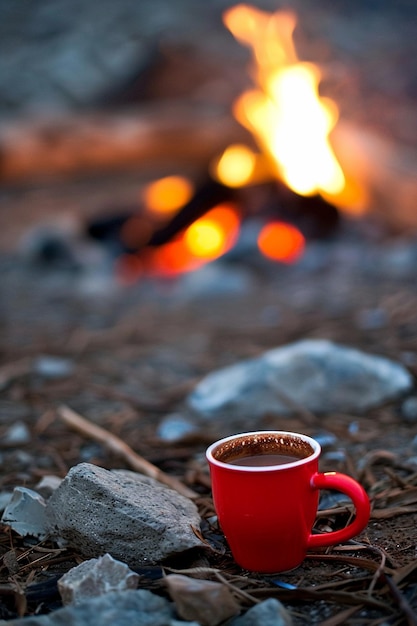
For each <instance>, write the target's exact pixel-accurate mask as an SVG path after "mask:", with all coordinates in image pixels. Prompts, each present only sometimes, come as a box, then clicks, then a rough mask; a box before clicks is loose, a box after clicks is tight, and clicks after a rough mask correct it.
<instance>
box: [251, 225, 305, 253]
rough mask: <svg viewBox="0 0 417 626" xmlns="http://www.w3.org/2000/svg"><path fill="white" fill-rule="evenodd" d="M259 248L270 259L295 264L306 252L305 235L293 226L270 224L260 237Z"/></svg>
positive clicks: (263, 229)
mask: <svg viewBox="0 0 417 626" xmlns="http://www.w3.org/2000/svg"><path fill="white" fill-rule="evenodd" d="M258 247H259V249H260V250H261V252H262V253H263V254H264V255H265V256H267V257H268V258H270V259H272V260H274V261H281V262H282V263H294V262H295V261H297V260H298V259H299V258H300V257H301V256H302V254H303V252H304V247H305V239H304V236H303V234H302V233H301V232H300V231H299V230H298V228H296V227H295V226H292V224H287V223H286V222H278V221H276V222H270V223H269V224H266V225H265V226H264V227H263V228H262V230H261V232H260V233H259V236H258Z"/></svg>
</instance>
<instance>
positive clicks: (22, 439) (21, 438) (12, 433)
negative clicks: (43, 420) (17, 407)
mask: <svg viewBox="0 0 417 626" xmlns="http://www.w3.org/2000/svg"><path fill="white" fill-rule="evenodd" d="M30 440H31V435H30V430H29V428H28V427H27V426H26V424H25V422H21V421H18V422H15V423H14V424H12V425H11V426H9V428H8V429H7V430H6V432H5V433H4V436H3V438H2V443H3V444H5V445H7V446H22V445H25V444H26V443H29V441H30Z"/></svg>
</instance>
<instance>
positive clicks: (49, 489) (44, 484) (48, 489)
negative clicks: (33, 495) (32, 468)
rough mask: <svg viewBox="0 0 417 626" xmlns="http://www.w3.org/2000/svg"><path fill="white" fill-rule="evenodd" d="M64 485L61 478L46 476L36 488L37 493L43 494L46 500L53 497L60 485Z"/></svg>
mask: <svg viewBox="0 0 417 626" xmlns="http://www.w3.org/2000/svg"><path fill="white" fill-rule="evenodd" d="M61 483H62V478H60V477H59V476H53V475H46V476H43V477H42V478H41V480H40V481H39V482H38V484H37V485H36V487H35V491H37V492H38V493H40V494H41V496H43V497H44V498H45V499H46V500H47V499H48V498H50V497H51V495H52V494H53V493H54V491H55V490H56V489H58V487H59V485H60V484H61Z"/></svg>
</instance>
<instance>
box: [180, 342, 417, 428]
mask: <svg viewBox="0 0 417 626" xmlns="http://www.w3.org/2000/svg"><path fill="white" fill-rule="evenodd" d="M412 386H413V379H412V376H411V374H410V373H409V372H408V370H407V369H405V368H404V367H403V366H402V365H400V364H398V363H395V362H393V361H391V360H389V359H387V358H384V357H381V356H373V355H370V354H366V353H364V352H361V351H359V350H356V349H354V348H348V347H345V346H341V345H338V344H336V343H333V342H331V341H327V340H320V339H317V340H314V339H312V340H305V341H299V342H296V343H293V344H290V345H287V346H283V347H281V348H276V349H274V350H269V351H268V352H265V353H264V354H262V355H261V356H260V357H258V358H255V359H248V360H245V361H242V362H240V363H236V364H235V365H231V366H229V367H225V368H222V369H221V370H217V371H215V372H212V373H211V374H208V375H207V376H206V377H205V378H203V380H201V381H200V383H199V384H198V385H197V386H196V387H195V389H194V391H193V392H192V393H191V394H190V395H189V397H188V399H187V401H188V404H189V406H190V407H191V409H192V410H193V411H195V412H196V413H197V414H199V415H200V416H202V417H203V418H217V417H219V418H224V417H226V416H227V417H228V418H233V417H235V418H236V417H237V418H239V419H248V420H254V419H256V418H261V417H263V416H265V415H266V414H268V413H272V414H279V415H290V414H291V413H293V412H294V409H293V408H292V407H291V404H294V405H295V406H300V407H304V408H305V409H308V410H310V411H313V412H315V413H319V414H320V413H322V414H326V413H332V412H334V411H350V412H361V411H364V410H366V409H369V408H371V407H373V406H378V405H379V404H382V403H384V402H386V401H389V400H393V399H395V398H397V397H399V396H400V395H401V394H403V393H405V392H407V391H408V390H410V389H411V388H412ZM286 400H288V401H286Z"/></svg>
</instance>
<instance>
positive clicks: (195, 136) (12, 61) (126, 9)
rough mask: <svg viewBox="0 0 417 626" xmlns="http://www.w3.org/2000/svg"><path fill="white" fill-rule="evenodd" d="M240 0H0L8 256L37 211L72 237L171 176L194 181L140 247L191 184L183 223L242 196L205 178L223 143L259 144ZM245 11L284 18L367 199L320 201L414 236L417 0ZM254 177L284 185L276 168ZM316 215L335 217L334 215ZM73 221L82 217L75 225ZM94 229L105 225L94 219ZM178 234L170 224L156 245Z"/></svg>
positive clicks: (325, 2)
mask: <svg viewBox="0 0 417 626" xmlns="http://www.w3.org/2000/svg"><path fill="white" fill-rule="evenodd" d="M235 5H236V3H233V2H229V1H228V0H212V1H211V2H206V3H196V2H194V1H193V0H170V1H169V2H168V0H152V2H151V1H150V0H149V1H146V0H141V1H137V0H120V1H119V2H117V3H115V2H111V1H110V0H103V1H101V2H100V3H97V2H91V1H87V0H76V1H74V2H71V3H69V2H66V1H65V0H40V1H38V2H36V3H34V2H31V1H30V0H22V1H19V2H15V1H14V0H0V184H1V188H0V201H1V208H0V246H1V247H2V249H3V250H8V249H11V248H13V247H14V246H15V245H16V244H17V243H18V242H19V241H21V240H22V237H24V236H25V235H26V234H27V233H28V232H29V231H30V229H31V227H32V226H34V225H37V224H39V223H42V221H44V220H47V221H48V222H52V223H54V224H55V225H56V226H59V228H62V229H63V230H64V231H65V229H69V231H71V232H73V231H74V230H77V229H80V228H87V229H89V228H90V227H91V226H92V227H93V231H91V228H90V231H89V232H90V233H91V232H94V233H95V234H96V235H97V232H98V231H97V229H96V230H95V231H94V227H96V226H97V224H95V221H96V220H99V221H100V219H101V218H102V217H104V219H105V220H107V219H113V217H115V216H118V217H119V218H120V219H121V220H122V221H123V220H124V219H125V218H126V217H127V216H129V215H131V214H132V212H133V213H135V212H136V211H139V212H140V213H141V212H142V208H143V201H144V200H143V198H144V196H143V191H144V188H145V187H146V186H147V185H149V183H150V182H154V181H156V180H158V179H160V178H165V177H169V176H181V177H185V178H186V179H187V181H191V183H192V190H191V191H190V192H189V195H187V196H185V197H184V198H186V199H184V200H181V199H180V200H178V201H177V202H176V203H174V204H175V207H174V208H169V209H168V213H169V217H167V215H168V213H167V215H166V216H165V217H164V219H163V220H161V218H160V215H159V217H158V219H156V221H155V220H153V221H152V220H151V222H152V223H151V224H150V225H149V223H147V224H145V225H144V223H141V225H140V228H139V230H140V229H142V230H143V231H144V232H145V235H144V236H142V237H139V239H140V241H138V246H139V247H141V246H142V244H143V243H144V242H145V243H146V241H148V240H149V238H150V237H151V236H152V233H153V232H154V231H155V230H158V228H160V227H161V225H162V226H166V223H168V222H169V220H170V219H171V218H172V216H173V215H174V213H176V212H179V211H180V208H181V207H182V206H183V205H184V204H187V202H188V201H189V200H190V197H191V198H193V194H195V193H196V191H200V190H201V189H200V188H201V187H203V188H204V193H203V195H202V198H203V200H201V195H199V196H198V197H197V202H196V203H195V202H194V204H193V206H192V208H191V213H190V215H191V217H190V216H188V217H187V218H186V219H185V221H184V222H183V223H182V224H180V225H188V224H189V223H190V222H192V221H193V219H194V217H195V218H197V217H198V216H199V215H200V214H201V213H204V212H205V211H207V210H208V209H209V208H211V207H212V205H213V204H216V203H217V201H218V200H220V201H223V200H227V201H229V200H230V198H231V195H232V196H233V198H232V200H233V202H236V192H235V191H234V192H233V194H228V193H227V192H224V189H223V188H222V190H221V193H220V196H218V195H216V194H217V192H218V190H217V191H216V193H215V194H214V200H213V199H212V196H211V195H210V194H211V193H212V189H211V188H210V189H209V192H208V196H207V193H206V192H207V189H206V183H207V180H206V179H207V177H209V178H210V177H212V174H211V173H210V172H212V168H213V162H214V161H215V160H216V159H217V160H218V158H219V156H220V155H221V154H222V152H223V151H224V150H225V149H226V148H227V147H228V146H230V145H234V144H235V143H239V144H244V145H245V146H247V147H249V148H250V150H251V151H252V152H255V153H256V154H259V152H262V149H261V150H260V149H259V141H258V140H257V138H256V137H254V134H253V133H252V132H251V130H250V129H248V127H247V125H246V127H245V125H244V124H242V123H240V121H238V120H237V119H236V116H235V115H234V114H233V106H234V103H235V102H236V99H237V98H238V97H239V95H240V94H241V93H242V92H243V91H244V90H246V89H251V88H252V87H253V85H254V83H256V78H255V76H254V71H253V65H254V64H253V56H252V53H251V50H250V49H249V48H248V47H247V46H246V45H242V42H241V41H239V40H238V39H239V38H238V37H237V38H236V37H234V36H233V34H232V33H231V31H230V28H227V27H226V25H225V23H224V15H225V13H226V11H227V10H228V9H230V8H231V7H234V6H235ZM251 6H252V7H253V8H254V10H258V11H265V12H268V14H273V13H274V12H276V11H280V10H281V11H292V12H293V13H294V16H295V29H294V44H295V48H296V51H297V55H298V57H299V59H300V61H301V62H304V61H305V62H308V63H310V64H314V65H315V67H316V68H317V69H318V70H319V72H320V81H319V91H320V95H322V96H323V97H325V98H330V99H331V100H332V102H333V105H335V106H336V107H337V109H338V118H337V122H335V125H334V129H333V131H332V132H333V135H332V136H333V147H334V148H335V149H336V152H337V156H338V158H339V162H341V163H342V168H343V169H344V171H345V173H347V175H348V177H349V178H350V179H351V181H352V182H353V186H354V187H355V188H356V187H359V188H361V190H362V191H363V192H364V194H365V195H366V201H365V203H364V206H360V207H359V208H355V207H353V208H352V207H351V206H349V203H350V200H349V199H348V200H347V201H346V200H345V201H344V202H342V203H339V202H338V201H334V202H333V199H332V198H330V202H329V203H330V205H335V206H336V208H337V209H338V210H340V208H341V206H340V205H341V204H343V207H342V211H341V213H342V215H343V218H345V217H346V216H347V217H348V219H351V218H352V217H353V218H354V219H355V220H357V219H358V217H359V218H360V219H365V220H368V219H369V218H371V221H373V224H374V225H375V224H376V228H377V229H379V231H381V230H382V232H383V233H389V234H393V233H394V234H396V235H397V234H402V235H406V236H410V235H412V234H413V233H414V232H415V230H416V228H417V209H416V201H417V200H416V198H417V183H416V178H417V177H416V173H417V115H416V113H417V75H416V69H415V58H416V54H417V49H416V48H417V43H416V38H415V33H414V24H415V17H416V13H417V9H416V6H415V3H414V2H412V1H411V0H410V1H407V0H402V1H399V2H396V3H391V2H388V1H382V2H374V1H373V0H365V1H362V0H361V1H359V0H353V1H352V0H350V1H349V2H347V1H346V2H342V1H341V2H338V3H333V2H330V1H329V0H318V1H316V2H314V4H312V3H309V2H305V1H304V0H290V1H288V2H285V3H284V2H281V1H280V0H274V1H269V0H262V1H257V2H253V3H252V4H251ZM265 15H267V13H265ZM250 68H252V70H250ZM261 143H262V142H261ZM261 148H262V146H261ZM352 168H353V169H352ZM266 169H268V167H267V168H266ZM255 178H256V177H255ZM264 178H267V179H268V181H267V182H268V183H270V182H271V180H272V179H278V180H279V182H280V184H281V183H282V177H281V176H279V175H276V172H275V174H273V175H271V176H269V175H268V176H266V177H264ZM210 182H212V181H210ZM217 182H219V181H218V180H217ZM224 182H225V181H224V180H221V181H220V183H221V185H223V184H224ZM253 182H254V181H252V183H253ZM255 182H259V181H255ZM261 182H265V181H264V180H262V181H261ZM228 186H229V183H227V182H226V187H228ZM250 186H251V187H253V185H250ZM261 187H262V185H261ZM261 192H262V193H261ZM167 193H168V195H170V196H172V194H173V193H174V192H173V191H172V190H171V189H170V188H169V189H168V192H167ZM175 193H176V192H175ZM256 194H257V195H256ZM256 194H254V192H253V189H252V191H250V192H249V191H248V192H245V194H244V197H243V199H242V194H241V193H240V194H238V195H239V198H238V202H237V204H238V206H239V207H242V206H244V213H245V215H246V214H247V212H248V210H249V212H253V211H255V212H256V211H260V212H261V213H262V211H263V210H264V207H265V201H264V197H265V188H264V187H262V189H261V190H259V185H258V190H257V192H256ZM268 194H270V190H269V189H268ZM284 195H285V194H284ZM319 195H320V194H319ZM259 198H261V199H259ZM268 198H269V199H268V201H267V202H266V205H267V206H268V210H269V211H270V209H271V200H270V195H268ZM328 200H329V198H328V197H326V201H328ZM274 202H275V200H274V201H273V202H272V204H273V203H274ZM278 204H280V205H282V189H281V192H280V196H279V202H278ZM284 204H285V202H284ZM353 204H354V202H353ZM196 205H197V206H196ZM290 205H291V202H290ZM306 206H307V205H306ZM248 207H249V208H248ZM254 207H255V208H254ZM281 208H282V207H281ZM292 210H293V209H292V208H290V212H291V211H292ZM283 211H284V213H285V217H288V216H287V212H288V211H287V210H286V208H285V207H284V209H283ZM319 211H322V207H319ZM281 212H282V211H281ZM296 212H298V213H299V214H300V213H304V212H307V213H310V212H311V207H310V205H308V206H307V208H305V207H304V208H303V206H301V208H300V207H298V206H297V207H296ZM323 215H324V216H325V217H324V220H326V219H329V220H330V222H331V220H332V219H334V214H333V213H332V211H330V212H326V211H324V213H323ZM193 216H194V217H193ZM80 217H81V218H82V219H83V220H87V221H88V224H87V225H86V224H85V221H84V222H83V224H82V226H81V225H80V221H79V218H80ZM281 217H282V215H281ZM309 219H310V218H309ZM319 219H322V218H319ZM91 221H92V222H93V224H91V223H90V222H91ZM116 221H117V220H116ZM119 221H120V220H119ZM310 222H311V219H310ZM119 226H120V224H119V222H118V225H117V228H119ZM136 226H137V225H136ZM98 227H99V232H100V233H101V235H102V232H103V231H102V230H101V231H100V228H103V224H99V225H98ZM104 228H105V229H107V228H108V224H107V222H106V224H104ZM137 230H138V229H137ZM316 230H317V229H316ZM324 230H326V229H324ZM177 231H178V227H177V228H174V230H173V231H172V233H171V232H168V233H165V235H164V237H163V241H164V242H165V241H166V240H167V239H170V238H172V237H173V236H174V235H175V234H176V233H177ZM379 231H378V232H379ZM106 233H107V231H106ZM101 235H99V236H101ZM161 241H162V240H161ZM128 247H129V246H128ZM132 247H133V248H135V242H133V244H132V243H131V245H130V248H132Z"/></svg>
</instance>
